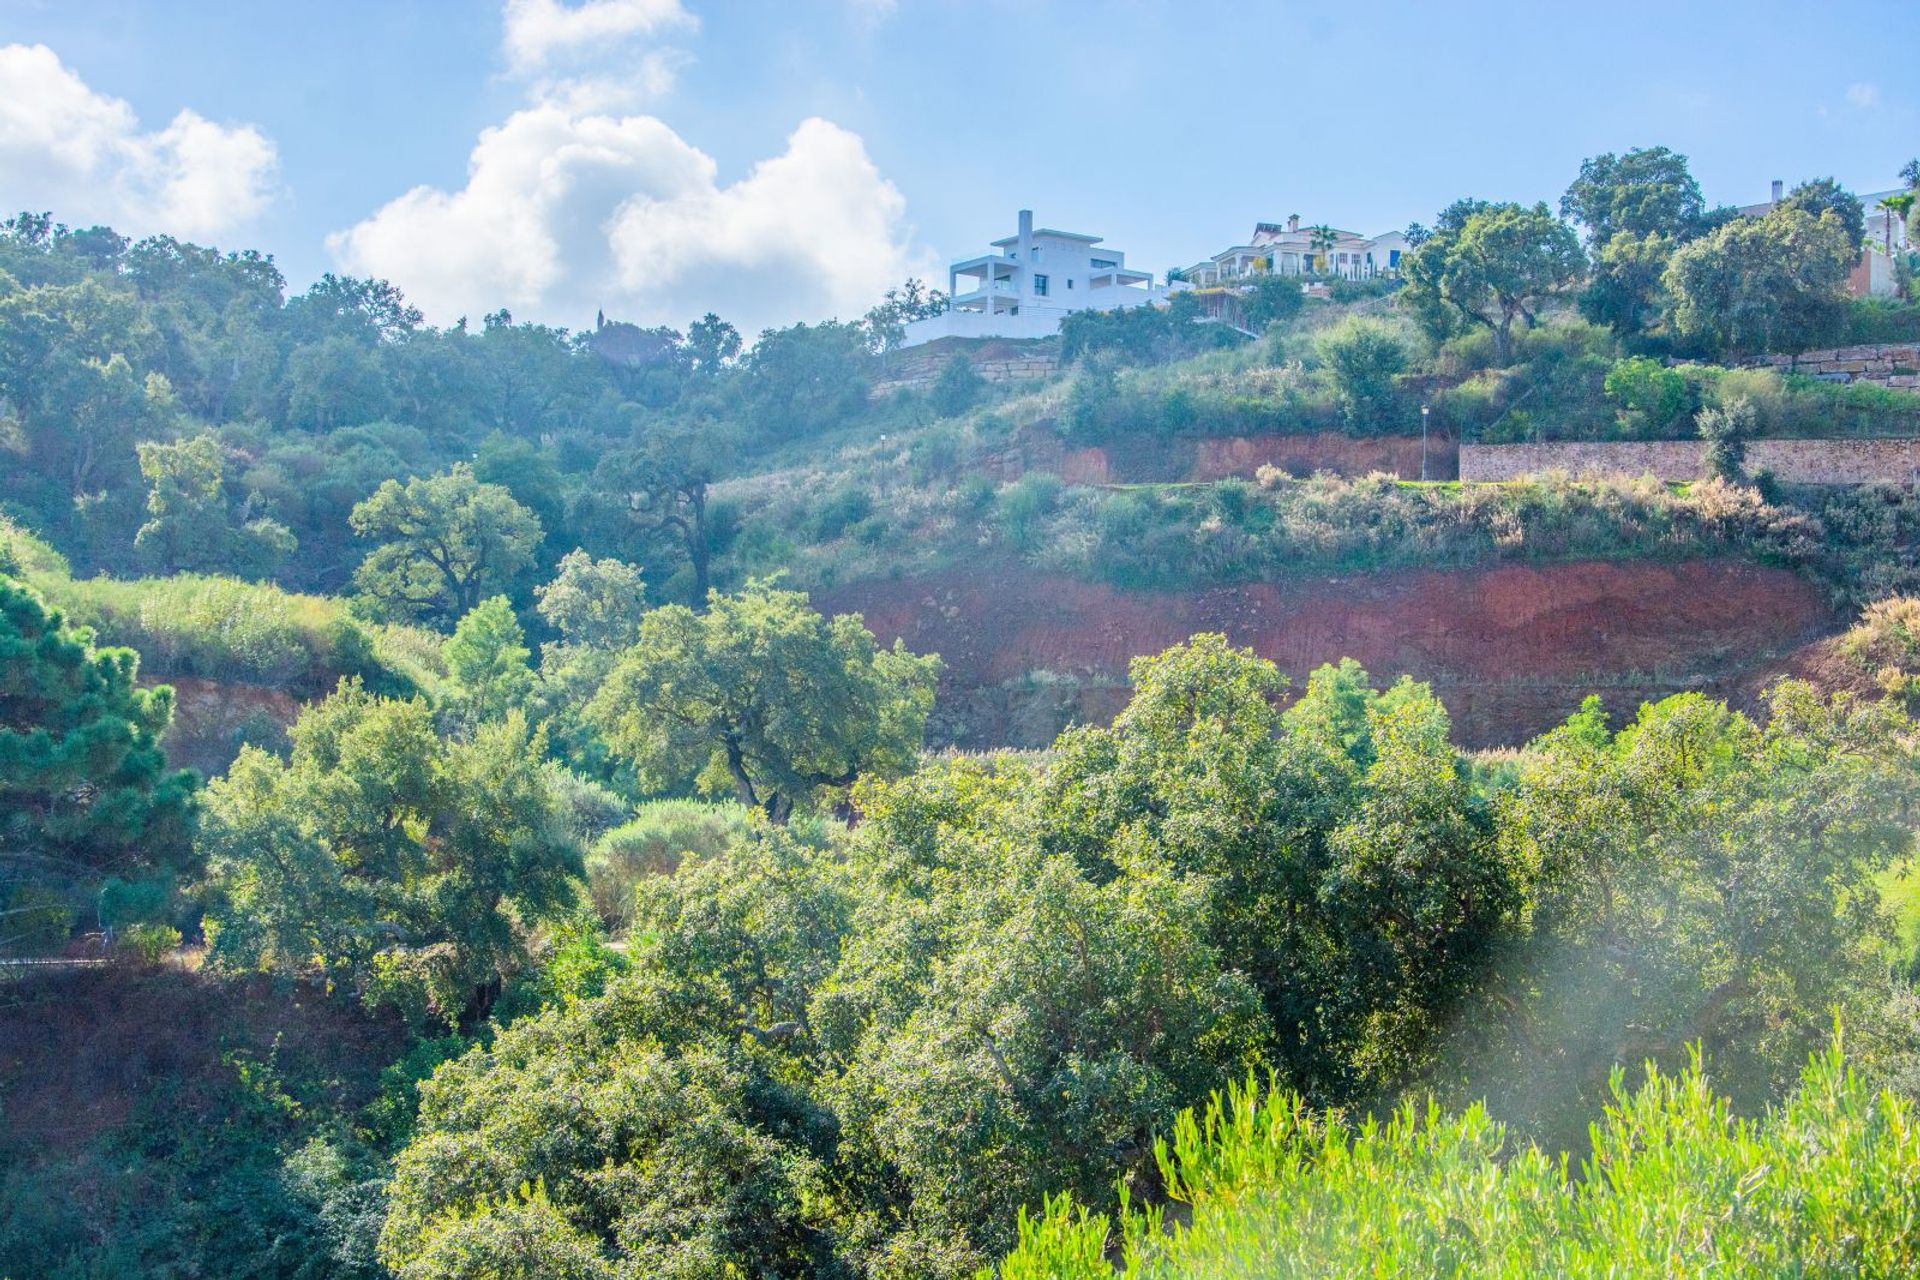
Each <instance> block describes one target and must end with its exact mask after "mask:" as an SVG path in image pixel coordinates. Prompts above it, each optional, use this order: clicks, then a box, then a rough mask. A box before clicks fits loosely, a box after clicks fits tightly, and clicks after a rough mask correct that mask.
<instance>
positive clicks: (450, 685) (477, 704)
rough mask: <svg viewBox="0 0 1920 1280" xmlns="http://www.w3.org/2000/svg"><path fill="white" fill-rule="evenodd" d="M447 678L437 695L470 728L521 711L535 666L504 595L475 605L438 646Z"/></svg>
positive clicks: (529, 693) (456, 720) (454, 717)
mask: <svg viewBox="0 0 1920 1280" xmlns="http://www.w3.org/2000/svg"><path fill="white" fill-rule="evenodd" d="M440 652H441V655H442V656H443V657H444V659H445V660H446V664H447V678H446V680H445V681H444V682H443V683H442V685H441V688H440V697H441V701H442V703H443V705H444V706H445V708H446V710H447V712H448V714H449V716H450V717H451V718H452V720H453V721H454V723H456V724H459V725H462V726H464V727H465V728H466V730H467V731H468V732H472V731H473V730H475V729H477V728H479V727H480V726H481V725H486V724H494V723H497V722H499V721H502V720H505V719H506V718H507V716H508V715H510V714H511V713H513V712H515V711H521V712H524V711H525V710H526V707H527V703H528V701H529V700H530V699H531V698H532V696H533V685H534V678H533V668H532V667H530V666H528V665H527V659H528V657H529V656H531V655H530V651H529V650H528V649H527V646H526V635H525V633H524V632H522V631H521V630H520V620H519V619H518V618H515V617H514V616H513V606H512V605H511V604H510V603H508V601H507V598H506V597H505V596H494V597H493V598H492V599H490V600H482V601H481V602H480V603H479V604H477V605H475V606H474V607H473V609H472V610H471V611H470V612H469V613H468V614H467V616H466V617H464V618H462V619H460V623H459V625H458V626H456V627H454V629H453V635H452V636H450V637H448V639H447V642H446V643H445V644H444V645H442V646H441V650H440Z"/></svg>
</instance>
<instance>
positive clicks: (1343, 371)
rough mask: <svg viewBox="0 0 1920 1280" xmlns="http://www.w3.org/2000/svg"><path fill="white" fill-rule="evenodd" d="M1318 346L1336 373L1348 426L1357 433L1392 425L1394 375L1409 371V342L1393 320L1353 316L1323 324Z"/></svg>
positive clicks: (1393, 424)
mask: <svg viewBox="0 0 1920 1280" xmlns="http://www.w3.org/2000/svg"><path fill="white" fill-rule="evenodd" d="M1314 345H1315V349H1316V350H1317V351H1318V352H1319V355H1320V359H1321V361H1322V362H1323V363H1325V365H1326V367H1327V369H1328V370H1329V371H1330V372H1331V373H1332V374H1333V379H1334V388H1335V394H1336V395H1337V396H1338V398H1339V403H1340V412H1341V415H1342V416H1343V417H1344V418H1345V419H1346V423H1347V429H1348V430H1349V431H1353V432H1355V433H1356V434H1364V433H1368V432H1378V431H1389V430H1392V429H1394V428H1395V427H1398V426H1401V425H1403V424H1402V423H1400V422H1398V421H1396V420H1395V417H1396V415H1395V413H1394V409H1395V407H1396V401H1395V395H1394V381H1393V380H1394V377H1395V376H1396V375H1398V374H1400V373H1403V372H1405V371H1406V368H1407V348H1406V344H1405V343H1403V342H1402V341H1401V339H1400V336H1399V334H1397V333H1395V332H1394V331H1393V330H1392V329H1391V328H1389V327H1388V326H1386V325H1384V324H1381V323H1380V322H1379V321H1375V320H1362V319H1359V318H1357V317H1351V316H1350V317H1348V318H1347V319H1345V320H1342V321H1341V322H1340V323H1339V324H1336V325H1333V326H1331V327H1329V328H1327V329H1323V330H1321V332H1320V333H1319V335H1318V336H1317V337H1316V338H1315V342H1314Z"/></svg>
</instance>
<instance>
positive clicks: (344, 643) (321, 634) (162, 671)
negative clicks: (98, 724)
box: [47, 574, 413, 696]
mask: <svg viewBox="0 0 1920 1280" xmlns="http://www.w3.org/2000/svg"><path fill="white" fill-rule="evenodd" d="M47 593H48V595H49V598H50V599H52V600H53V601H54V603H56V604H58V605H60V606H61V607H62V608H64V609H65V610H67V612H68V613H69V615H70V616H71V617H72V618H73V619H74V620H75V621H76V622H80V623H84V624H85V625H88V626H91V627H93V628H94V630H95V631H96V632H97V633H98V634H99V636H100V638H101V640H102V641H103V642H107V643H112V644H121V645H126V646H128V647H130V648H133V649H137V650H139V652H140V655H141V661H142V666H141V670H142V671H143V673H146V674H150V675H157V676H173V677H182V676H192V677H199V678H201V679H207V680H231V681H240V682H244V683H248V684H265V685H273V686H277V687H280V688H285V689H287V690H288V691H289V692H292V693H294V694H296V695H299V696H312V695H315V694H319V693H322V692H324V691H326V690H327V689H330V688H332V687H333V685H334V684H336V683H338V681H339V680H340V679H341V678H342V677H344V676H354V675H358V676H363V677H367V678H368V679H369V683H370V684H372V685H374V686H376V687H383V688H385V687H389V686H394V685H406V686H410V685H411V684H412V683H413V682H412V681H411V680H410V679H409V678H408V677H407V676H406V675H405V674H403V673H402V672H400V671H396V670H392V669H390V668H389V667H388V666H387V664H386V662H385V661H384V659H383V657H382V655H381V653H380V649H381V645H380V642H379V641H378V640H376V639H374V638H372V637H370V636H369V635H368V634H367V633H366V630H365V629H364V627H363V624H361V623H358V622H356V621H354V620H353V619H351V618H349V617H347V615H346V607H345V605H343V604H342V603H341V602H340V601H338V600H335V599H331V598H329V597H325V596H310V595H300V594H297V593H295V592H290V591H283V590H281V589H280V588H278V587H275V586H271V585H269V584H265V583H255V582H242V581H240V580H239V579H237V578H223V577H203V576H200V575H197V574H181V575H179V576H176V577H171V578H136V579H118V578H84V579H66V580H62V581H54V582H50V583H49V584H48V586H47ZM394 691H396V692H397V691H399V690H397V689H396V690H394Z"/></svg>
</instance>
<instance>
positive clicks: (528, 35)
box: [503, 0, 696, 73]
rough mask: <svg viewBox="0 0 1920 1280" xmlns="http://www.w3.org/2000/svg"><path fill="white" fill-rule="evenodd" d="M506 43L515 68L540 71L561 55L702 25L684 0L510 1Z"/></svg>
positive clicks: (508, 2)
mask: <svg viewBox="0 0 1920 1280" xmlns="http://www.w3.org/2000/svg"><path fill="white" fill-rule="evenodd" d="M505 17H506V34H505V39H504V42H503V43H504V45H505V48H506V54H507V62H508V63H509V65H511V66H512V67H513V69H514V70H516V71H519V72H522V73H527V72H533V71H537V70H539V69H540V68H542V67H544V66H546V65H547V63H548V62H550V61H552V60H554V59H555V58H556V57H564V56H576V55H579V54H581V53H591V52H593V51H596V50H601V49H604V48H606V47H607V46H608V45H609V44H615V43H618V42H621V41H624V40H626V39H628V38H630V37H633V36H642V35H654V34H656V33H658V32H661V31H665V30H669V29H672V28H675V27H691V26H694V25H696V24H695V21H694V18H693V15H691V14H689V13H688V12H687V11H686V10H685V9H683V8H681V7H680V0H586V3H584V4H579V5H567V4H562V3H561V2H560V0H507V3H506V11H505Z"/></svg>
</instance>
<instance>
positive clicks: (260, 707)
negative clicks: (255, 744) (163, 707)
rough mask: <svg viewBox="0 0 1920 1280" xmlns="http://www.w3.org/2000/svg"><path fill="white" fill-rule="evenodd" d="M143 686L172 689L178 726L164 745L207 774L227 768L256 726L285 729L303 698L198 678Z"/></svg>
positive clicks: (162, 678)
mask: <svg viewBox="0 0 1920 1280" xmlns="http://www.w3.org/2000/svg"><path fill="white" fill-rule="evenodd" d="M141 683H142V684H167V685H172V686H173V723H172V724H171V725H169V726H168V728H167V736H166V738H165V739H164V740H163V742H162V745H163V746H164V747H165V748H166V752H167V758H168V759H169V760H171V761H172V762H173V763H174V764H177V765H187V766H189V767H191V768H195V769H198V770H200V772H202V773H204V774H208V775H212V774H215V773H221V772H224V771H225V770H226V767H227V765H228V764H230V763H231V762H232V760H233V757H234V756H235V755H236V754H237V753H238V751H239V747H238V745H237V736H236V735H238V734H239V733H240V731H241V730H242V729H245V728H248V727H249V726H250V724H251V722H255V721H263V720H271V721H272V722H274V723H275V724H278V725H279V726H280V727H281V728H285V727H287V726H288V725H291V724H292V723H293V722H294V721H295V720H296V719H298V718H299V715H300V702H299V700H298V699H296V698H295V697H294V696H293V695H292V694H290V693H288V692H287V691H286V690H284V689H272V688H268V687H267V686H265V685H258V684H239V683H234V682H230V681H224V680H202V679H199V678H197V677H194V676H172V677H168V676H159V677H155V678H152V679H142V680H141Z"/></svg>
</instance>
